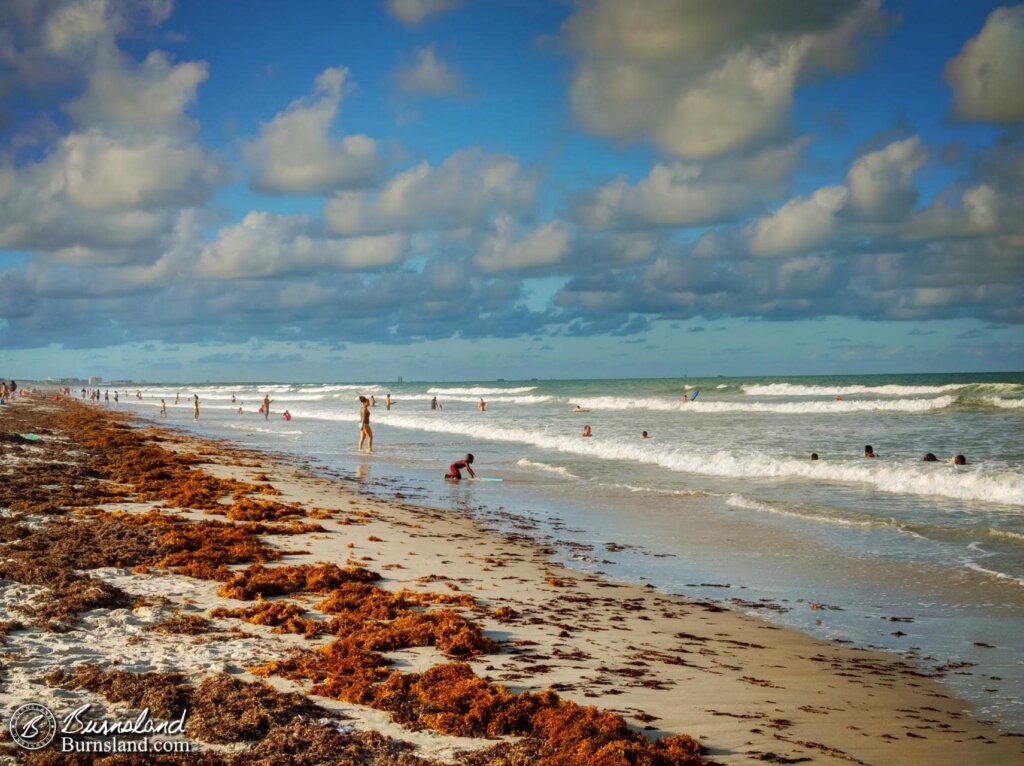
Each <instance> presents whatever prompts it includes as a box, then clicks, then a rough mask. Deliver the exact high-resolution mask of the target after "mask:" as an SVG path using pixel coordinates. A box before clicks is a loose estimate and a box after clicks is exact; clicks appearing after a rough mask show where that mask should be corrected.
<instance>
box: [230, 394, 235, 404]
mask: <svg viewBox="0 0 1024 766" xmlns="http://www.w3.org/2000/svg"><path fill="white" fill-rule="evenodd" d="M231 403H232V404H234V403H235V395H234V394H231Z"/></svg>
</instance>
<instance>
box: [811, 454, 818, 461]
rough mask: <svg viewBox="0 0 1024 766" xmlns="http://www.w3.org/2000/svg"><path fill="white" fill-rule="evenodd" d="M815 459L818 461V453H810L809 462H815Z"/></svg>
mask: <svg viewBox="0 0 1024 766" xmlns="http://www.w3.org/2000/svg"><path fill="white" fill-rule="evenodd" d="M817 459H818V453H817V452H812V453H811V460H817Z"/></svg>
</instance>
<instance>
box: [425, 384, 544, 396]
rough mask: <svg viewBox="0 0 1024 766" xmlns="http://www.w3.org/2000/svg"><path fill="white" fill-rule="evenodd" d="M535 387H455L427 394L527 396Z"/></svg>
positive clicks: (432, 389)
mask: <svg viewBox="0 0 1024 766" xmlns="http://www.w3.org/2000/svg"><path fill="white" fill-rule="evenodd" d="M536 390H537V387H536V386H519V387H518V388H486V387H483V386H469V387H458V386H457V387H455V388H428V389H427V393H428V394H470V395H472V396H486V395H493V394H528V393H530V392H531V391H536Z"/></svg>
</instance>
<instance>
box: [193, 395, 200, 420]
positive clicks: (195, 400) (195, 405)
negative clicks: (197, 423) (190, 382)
mask: <svg viewBox="0 0 1024 766" xmlns="http://www.w3.org/2000/svg"><path fill="white" fill-rule="evenodd" d="M192 407H193V409H194V414H193V415H192V417H193V418H194V419H195V420H199V394H192Z"/></svg>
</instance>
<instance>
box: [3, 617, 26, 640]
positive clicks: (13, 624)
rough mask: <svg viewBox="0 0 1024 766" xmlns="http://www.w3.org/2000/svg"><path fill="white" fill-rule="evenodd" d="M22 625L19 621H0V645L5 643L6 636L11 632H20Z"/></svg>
mask: <svg viewBox="0 0 1024 766" xmlns="http://www.w3.org/2000/svg"><path fill="white" fill-rule="evenodd" d="M24 627H25V625H24V623H22V622H20V621H19V620H0V644H4V643H7V634H8V633H10V632H11V631H12V630H22V629H23V628H24Z"/></svg>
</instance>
